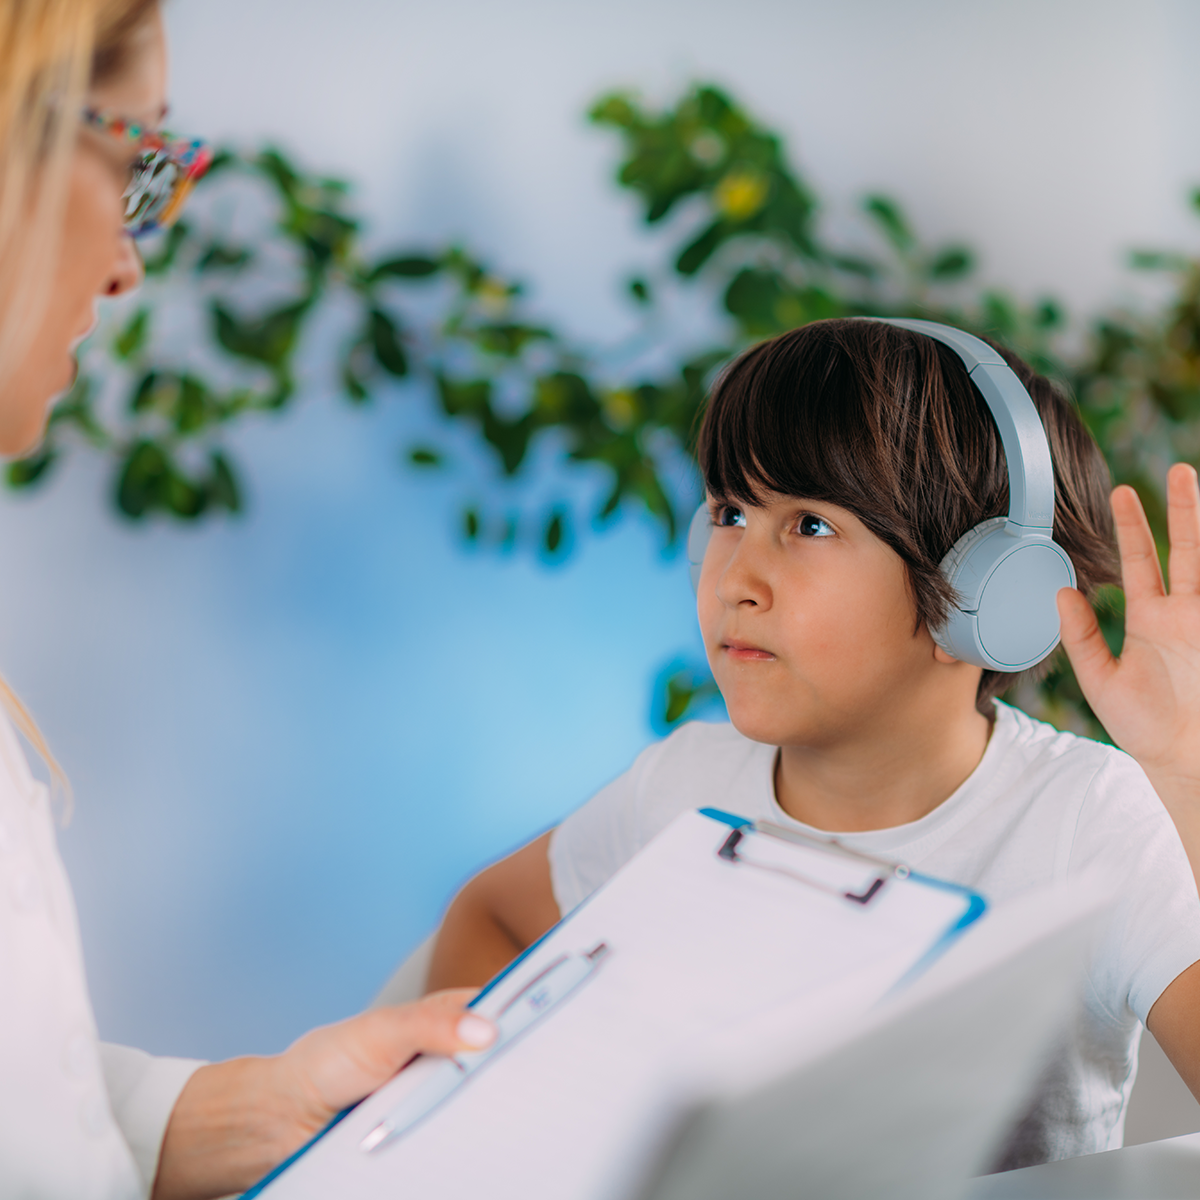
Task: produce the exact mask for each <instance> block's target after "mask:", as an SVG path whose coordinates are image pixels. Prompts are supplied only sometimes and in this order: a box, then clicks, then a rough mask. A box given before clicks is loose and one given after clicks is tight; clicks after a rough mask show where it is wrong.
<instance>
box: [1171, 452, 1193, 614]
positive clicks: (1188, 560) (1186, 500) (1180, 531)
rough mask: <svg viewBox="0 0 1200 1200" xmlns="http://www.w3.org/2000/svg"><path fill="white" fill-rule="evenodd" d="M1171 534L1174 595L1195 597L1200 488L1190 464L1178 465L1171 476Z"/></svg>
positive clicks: (1172, 586)
mask: <svg viewBox="0 0 1200 1200" xmlns="http://www.w3.org/2000/svg"><path fill="white" fill-rule="evenodd" d="M1167 533H1168V534H1169V536H1170V539H1171V552H1170V558H1169V560H1168V561H1169V564H1170V573H1171V592H1172V594H1174V595H1178V594H1180V593H1184V594H1187V595H1191V596H1194V595H1196V594H1198V593H1200V489H1197V486H1196V471H1195V468H1194V467H1191V466H1189V465H1188V464H1187V463H1176V464H1175V465H1174V466H1173V467H1172V468H1171V470H1170V471H1169V472H1168V474H1167Z"/></svg>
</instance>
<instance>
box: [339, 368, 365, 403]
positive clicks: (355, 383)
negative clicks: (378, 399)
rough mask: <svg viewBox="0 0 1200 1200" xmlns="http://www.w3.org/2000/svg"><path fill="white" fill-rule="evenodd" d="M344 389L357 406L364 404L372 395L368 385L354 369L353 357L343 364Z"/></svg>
mask: <svg viewBox="0 0 1200 1200" xmlns="http://www.w3.org/2000/svg"><path fill="white" fill-rule="evenodd" d="M342 387H343V388H344V389H345V391H346V395H347V396H349V397H350V399H351V400H353V401H354V402H355V404H362V403H363V402H364V401H366V400H369V399H370V398H371V393H370V392H369V391H367V385H366V384H365V383H364V382H363V381H362V378H361V377H360V376H359V374H358V372H357V371H356V370H355V369H354V363H353V361H352V357H351V358H347V359H346V361H345V362H344V363H342Z"/></svg>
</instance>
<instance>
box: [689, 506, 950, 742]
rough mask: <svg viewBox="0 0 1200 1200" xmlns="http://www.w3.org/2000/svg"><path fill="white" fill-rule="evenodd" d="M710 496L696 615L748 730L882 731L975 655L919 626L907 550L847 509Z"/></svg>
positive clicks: (844, 735) (780, 735)
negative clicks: (946, 645) (945, 645)
mask: <svg viewBox="0 0 1200 1200" xmlns="http://www.w3.org/2000/svg"><path fill="white" fill-rule="evenodd" d="M710 508H711V512H712V517H713V526H714V528H713V531H712V539H711V541H710V542H709V546H708V551H707V553H706V554H705V556H704V564H703V567H702V570H701V573H700V588H699V597H698V610H699V615H700V628H701V632H702V633H703V635H704V644H705V648H706V650H707V652H708V660H709V663H710V665H711V667H712V671H713V675H714V676H715V678H716V681H717V685H718V686H719V687H720V689H721V693H722V695H723V696H724V697H725V703H726V705H727V707H728V709H729V717H730V720H731V721H732V722H733V724H734V726H735V727H736V728H737V729H738V730H739V731H740V732H741V733H743V734H744V735H745V736H746V737H749V738H752V739H753V740H754V741H757V742H764V743H767V744H769V745H775V746H804V747H809V748H812V749H821V748H828V749H832V748H834V747H835V746H836V745H839V744H842V745H844V744H846V743H847V742H853V741H855V740H856V739H857V738H860V737H862V736H864V735H867V736H876V735H880V734H882V735H885V736H886V733H887V731H888V730H889V729H892V730H898V729H899V728H900V727H902V726H903V725H904V724H905V717H906V715H907V716H912V715H913V713H912V710H911V705H912V704H913V703H914V702H915V703H916V704H917V706H918V707H919V708H920V707H925V706H924V705H922V704H921V697H922V695H923V694H924V695H930V696H931V697H932V695H933V693H932V692H930V689H933V691H934V692H936V691H938V690H939V685H940V684H941V682H942V679H943V678H944V676H945V673H946V665H947V664H953V665H954V667H957V668H959V669H961V668H962V667H963V666H964V665H965V664H959V663H954V660H953V659H950V658H949V656H947V655H945V654H944V652H942V651H940V650H938V649H937V647H936V646H935V644H934V642H933V639H932V638H931V637H930V635H929V631H928V630H927V629H926V628H925V626H924V625H923V624H922V625H921V626H920V627H918V626H917V615H916V606H915V604H914V601H913V597H912V594H911V592H910V589H909V585H908V577H907V573H906V571H905V567H904V563H903V561H902V560H901V558H900V556H899V555H898V554H896V552H895V551H894V550H892V549H891V547H890V546H888V545H886V544H885V543H884V542H882V541H881V540H880V539H879V538H878V537H876V536H875V535H874V534H873V533H871V532H870V530H868V529H867V527H866V526H865V525H864V524H863V523H862V522H861V521H859V520H858V518H857V517H855V516H853V515H852V514H851V513H849V512H848V511H847V510H846V509H844V508H839V507H838V506H837V505H835V504H826V503H823V502H818V501H805V500H800V499H796V498H795V497H791V496H780V495H778V494H774V493H769V494H768V495H766V496H765V497H764V499H763V503H762V504H761V505H758V506H744V505H741V504H739V503H737V502H734V503H730V504H726V503H722V502H719V501H716V500H710ZM939 672H940V673H941V674H940V675H939ZM957 690H961V689H957ZM972 694H973V693H972ZM934 707H935V708H936V707H937V705H935V706H934ZM906 709H907V714H906V711H905V710H906Z"/></svg>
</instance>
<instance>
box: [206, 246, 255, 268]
mask: <svg viewBox="0 0 1200 1200" xmlns="http://www.w3.org/2000/svg"><path fill="white" fill-rule="evenodd" d="M253 257H254V256H253V255H252V254H251V253H250V251H249V250H246V249H245V248H243V247H241V246H222V245H219V244H218V243H216V242H214V243H213V244H212V245H211V246H209V248H208V249H207V250H206V251H205V252H204V253H203V254H202V255H201V256H200V258H199V260H198V261H197V263H196V270H197V271H198V272H199V273H201V274H203V273H204V272H206V271H222V270H224V271H228V270H235V269H237V268H239V267H244V266H246V265H247V264H248V263H249V262H250V261H251V259H252V258H253Z"/></svg>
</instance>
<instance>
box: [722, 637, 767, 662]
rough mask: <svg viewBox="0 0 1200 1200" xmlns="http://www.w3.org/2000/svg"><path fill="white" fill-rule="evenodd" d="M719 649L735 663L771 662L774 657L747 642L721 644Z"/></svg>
mask: <svg viewBox="0 0 1200 1200" xmlns="http://www.w3.org/2000/svg"><path fill="white" fill-rule="evenodd" d="M721 648H722V649H723V650H724V651H725V653H726V654H728V655H729V657H730V658H732V659H733V660H734V661H735V662H773V661H774V659H775V655H773V654H772V653H771V652H770V651H769V650H764V649H763V648H762V647H761V646H752V645H750V643H749V642H723V643H722V646H721Z"/></svg>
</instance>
